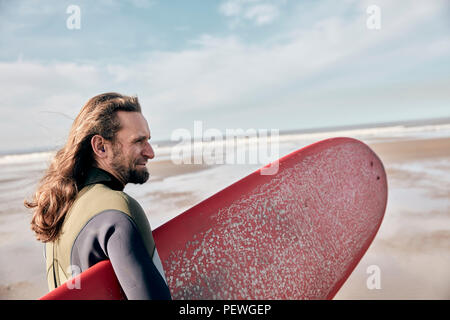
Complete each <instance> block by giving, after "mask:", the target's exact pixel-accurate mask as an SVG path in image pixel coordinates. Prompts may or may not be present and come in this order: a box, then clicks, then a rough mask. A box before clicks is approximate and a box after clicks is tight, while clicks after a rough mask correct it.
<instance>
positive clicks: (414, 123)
mask: <svg viewBox="0 0 450 320" xmlns="http://www.w3.org/2000/svg"><path fill="white" fill-rule="evenodd" d="M444 124H450V117H446V118H431V119H424V120H407V121H393V122H380V123H366V124H356V125H343V126H334V127H317V128H309V129H286V130H280V132H279V133H280V135H289V134H309V133H325V132H333V131H341V130H358V129H374V128H387V127H395V126H404V127H405V128H412V127H419V126H426V125H444ZM235 129H237V128H235ZM244 131H245V129H244ZM177 143H178V142H177V141H172V140H154V141H153V144H156V145H162V146H171V145H175V144H177ZM61 147H62V146H46V147H36V148H29V149H9V150H0V157H1V156H10V155H23V154H29V153H41V152H54V151H56V150H58V149H59V148H61Z"/></svg>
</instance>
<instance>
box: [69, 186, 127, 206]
mask: <svg viewBox="0 0 450 320" xmlns="http://www.w3.org/2000/svg"><path fill="white" fill-rule="evenodd" d="M135 203H136V200H134V199H133V198H132V197H131V196H129V195H128V194H127V193H125V192H123V191H119V190H113V189H111V188H109V187H108V186H106V185H104V184H101V183H98V184H93V185H90V186H87V187H86V190H81V192H80V194H79V197H78V198H77V199H76V201H75V203H74V207H75V208H76V207H82V208H86V207H87V208H89V210H88V211H95V212H97V213H98V212H101V211H104V210H108V209H115V210H119V211H123V212H125V213H129V212H130V210H132V208H133V207H134V206H135Z"/></svg>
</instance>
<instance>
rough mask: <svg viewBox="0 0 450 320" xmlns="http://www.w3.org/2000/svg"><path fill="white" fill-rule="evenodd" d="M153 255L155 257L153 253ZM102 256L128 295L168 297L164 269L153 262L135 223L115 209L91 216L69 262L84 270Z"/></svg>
mask: <svg viewBox="0 0 450 320" xmlns="http://www.w3.org/2000/svg"><path fill="white" fill-rule="evenodd" d="M155 250H156V249H155ZM153 258H157V256H156V253H155V254H154V257H153ZM105 259H109V260H110V261H111V264H112V266H113V269H114V272H115V274H116V276H117V279H118V280H119V283H120V285H121V287H122V289H123V291H124V293H125V295H126V296H127V298H128V299H130V300H131V299H142V300H143V299H157V300H166V299H171V296H170V291H169V288H168V287H167V284H166V282H165V280H164V278H163V275H162V274H163V271H162V270H161V271H159V270H158V269H157V267H156V266H155V263H154V261H153V259H152V257H151V256H150V253H149V252H148V250H147V248H146V246H145V244H144V242H143V240H142V236H141V234H140V233H139V231H138V228H137V226H136V224H135V223H134V221H133V220H132V219H131V217H129V216H128V215H126V214H125V213H123V212H121V211H118V210H107V211H104V212H102V213H99V214H98V215H96V216H95V217H94V218H92V219H91V220H90V221H89V222H88V223H87V224H86V226H85V227H84V228H83V230H82V231H81V232H80V233H79V235H78V237H77V239H76V240H75V242H74V246H73V248H72V254H71V261H72V264H74V265H78V266H79V267H80V268H81V270H83V271H84V270H85V269H87V268H89V267H91V266H92V265H94V264H95V263H97V262H100V261H101V260H105Z"/></svg>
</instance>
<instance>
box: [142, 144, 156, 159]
mask: <svg viewBox="0 0 450 320" xmlns="http://www.w3.org/2000/svg"><path fill="white" fill-rule="evenodd" d="M142 155H143V156H145V157H147V158H149V159H153V158H154V157H155V152H154V151H153V148H152V146H151V145H150V143H148V142H147V144H146V146H145V148H144V150H143V151H142Z"/></svg>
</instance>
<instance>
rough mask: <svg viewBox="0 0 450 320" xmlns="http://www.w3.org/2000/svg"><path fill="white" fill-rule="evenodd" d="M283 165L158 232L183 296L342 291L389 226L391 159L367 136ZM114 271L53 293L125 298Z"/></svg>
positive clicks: (327, 143)
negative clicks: (368, 142)
mask: <svg viewBox="0 0 450 320" xmlns="http://www.w3.org/2000/svg"><path fill="white" fill-rule="evenodd" d="M271 165H273V163H272V164H271ZM278 166H279V170H278V172H277V173H276V174H274V175H262V174H261V170H262V169H259V170H257V171H255V172H254V173H252V174H250V175H249V176H247V177H245V178H243V179H241V180H239V181H238V182H236V183H234V184H232V185H231V186H229V187H227V188H225V189H224V190H222V191H220V192H218V193H217V194H215V195H213V196H212V197H210V198H208V199H206V200H204V201H202V202H200V203H199V204H197V205H196V206H194V207H192V208H191V209H189V210H187V211H185V212H184V213H182V214H181V215H179V216H177V217H175V218H174V219H172V220H170V221H168V222H167V223H165V224H164V225H162V226H160V227H159V228H157V229H155V230H154V231H153V236H154V238H155V242H156V246H157V248H158V253H159V256H160V258H161V261H162V264H163V267H164V272H165V274H166V278H167V282H168V285H169V288H170V291H171V294H172V297H173V298H174V299H332V298H333V297H334V295H335V294H336V293H337V291H338V290H339V288H340V287H341V286H342V285H343V284H344V282H345V280H346V279H347V278H348V276H349V275H350V274H351V272H352V271H353V270H354V268H355V267H356V265H357V264H358V262H359V261H360V259H361V258H362V256H363V255H364V253H365V252H366V251H367V249H368V247H369V246H370V244H371V242H372V240H373V238H374V237H375V235H376V233H377V231H378V229H379V227H380V225H381V222H382V219H383V216H384V212H385V209H386V204H387V180H386V173H385V170H384V167H383V164H382V162H381V161H380V159H379V158H378V157H377V155H376V154H375V153H374V152H373V151H372V150H371V149H370V148H369V147H368V146H367V145H365V144H364V143H362V142H360V141H358V140H355V139H351V138H333V139H328V140H324V141H321V142H317V143H315V144H312V145H310V146H308V147H305V148H302V149H300V150H298V151H295V152H293V153H291V154H289V155H286V156H284V157H283V158H281V159H280V160H278ZM266 168H267V166H266ZM108 265H109V266H108ZM96 267H97V265H96V266H94V267H92V268H91V269H94V268H96ZM107 268H109V269H110V270H112V268H111V264H110V263H109V262H105V263H104V264H103V265H102V266H100V267H98V268H97V269H95V270H91V269H89V270H87V271H85V272H83V273H82V274H81V284H82V285H81V289H75V290H74V289H72V290H69V289H68V288H67V287H66V286H65V285H62V286H61V287H60V288H62V289H60V288H57V289H55V290H54V291H52V292H50V293H49V294H48V295H46V296H44V297H43V298H45V299H48V298H50V299H79V298H82V299H110V298H115V299H116V298H122V297H123V295H122V293H121V292H120V286H119V287H117V286H118V282H117V279H116V278H115V276H114V274H113V273H112V274H111V272H110V271H105V270H106V269H107ZM89 272H91V273H90V275H91V278H89V279H88V278H87V273H89ZM85 274H86V275H85ZM107 274H108V275H107ZM93 275H95V276H93ZM84 277H86V278H84ZM88 281H89V282H90V284H89V286H88V285H87V282H88ZM85 283H86V285H85V286H84V284H85ZM105 288H107V289H106V291H107V292H108V294H105ZM111 288H115V289H111ZM56 290H60V291H59V292H57V293H54V292H55V291H56ZM111 290H116V291H114V293H111ZM74 291H79V292H78V293H77V294H76V295H74V293H73V292H74Z"/></svg>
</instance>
